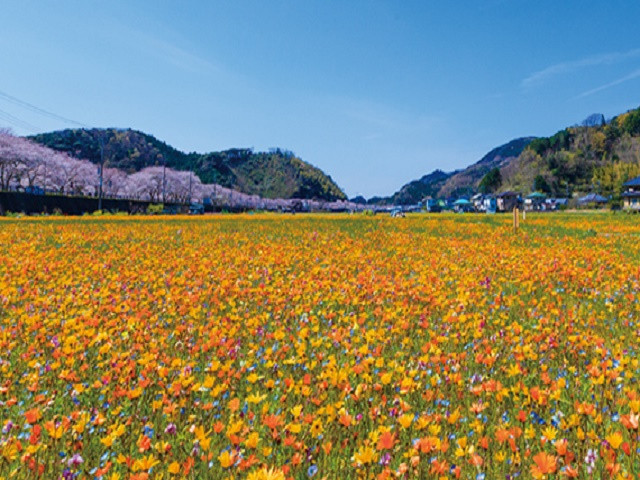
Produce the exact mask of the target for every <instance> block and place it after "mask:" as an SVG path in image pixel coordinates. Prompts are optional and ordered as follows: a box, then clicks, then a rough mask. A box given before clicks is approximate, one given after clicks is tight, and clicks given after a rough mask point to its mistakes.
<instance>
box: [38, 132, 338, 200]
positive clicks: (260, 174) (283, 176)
mask: <svg viewBox="0 0 640 480" xmlns="http://www.w3.org/2000/svg"><path fill="white" fill-rule="evenodd" d="M30 138H31V139H33V140H35V141H37V142H39V143H41V144H43V145H46V146H48V147H50V148H53V149H55V150H58V151H64V152H67V153H69V154H70V155H73V156H74V157H77V158H85V159H87V160H90V161H92V162H94V163H99V162H100V147H101V144H102V145H104V157H105V164H106V165H107V166H110V167H115V168H120V169H123V170H125V171H127V172H134V171H139V170H142V169H143V168H145V167H149V166H153V165H163V164H165V162H166V165H167V167H171V168H174V169H176V170H191V171H193V172H195V173H196V174H197V175H198V176H199V177H200V179H201V180H202V182H204V183H217V184H220V185H222V186H225V187H228V188H233V189H236V190H238V191H241V192H243V193H247V194H251V195H260V196H262V197H265V198H309V199H311V198H314V199H320V200H342V199H346V196H345V194H344V193H343V192H342V190H341V189H340V188H339V187H338V186H337V185H336V184H335V182H334V181H333V180H332V179H331V177H329V176H328V175H326V174H325V173H324V172H322V170H320V169H318V168H316V167H314V166H312V165H310V164H308V163H306V162H304V161H303V160H301V159H300V158H298V157H296V156H295V155H294V154H293V153H291V152H287V151H283V150H279V149H276V150H273V151H270V152H254V151H253V150H250V149H230V150H225V151H221V152H212V153H206V154H199V153H184V152H181V151H179V150H177V149H175V148H173V147H172V146H170V145H167V144H166V143H164V142H162V141H160V140H158V139H157V138H155V137H153V136H152V135H148V134H145V133H142V132H139V131H136V130H131V129H115V128H108V129H90V130H87V129H67V130H61V131H56V132H50V133H43V134H39V135H35V136H33V137H30Z"/></svg>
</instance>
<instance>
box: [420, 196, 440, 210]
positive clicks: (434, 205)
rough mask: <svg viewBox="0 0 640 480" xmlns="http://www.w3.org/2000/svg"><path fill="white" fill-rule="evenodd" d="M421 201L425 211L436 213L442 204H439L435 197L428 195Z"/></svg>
mask: <svg viewBox="0 0 640 480" xmlns="http://www.w3.org/2000/svg"><path fill="white" fill-rule="evenodd" d="M423 202H424V206H425V208H426V209H427V212H430V213H438V212H441V211H442V205H440V202H439V201H438V200H436V199H435V198H431V197H428V198H426V199H425V200H423Z"/></svg>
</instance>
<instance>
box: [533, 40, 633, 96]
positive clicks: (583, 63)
mask: <svg viewBox="0 0 640 480" xmlns="http://www.w3.org/2000/svg"><path fill="white" fill-rule="evenodd" d="M635 57H640V48H636V49H633V50H629V51H627V52H612V53H604V54H600V55H592V56H590V57H585V58H581V59H579V60H571V61H567V62H561V63H556V64H555V65H551V66H549V67H547V68H544V69H542V70H539V71H537V72H535V73H532V74H531V75H529V76H528V77H527V78H525V79H524V80H522V82H521V84H520V85H521V86H522V87H523V88H532V87H535V86H537V85H541V84H543V83H544V82H546V81H548V80H550V79H551V78H553V77H556V76H559V75H565V74H569V73H573V72H576V71H578V70H581V69H583V68H587V67H596V66H600V65H612V64H615V63H619V62H622V61H624V60H627V59H630V58H635Z"/></svg>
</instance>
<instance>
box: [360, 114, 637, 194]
mask: <svg viewBox="0 0 640 480" xmlns="http://www.w3.org/2000/svg"><path fill="white" fill-rule="evenodd" d="M638 175H640V109H634V110H630V111H628V112H626V113H623V114H621V115H618V116H617V117H614V118H612V119H611V120H610V121H608V122H605V119H604V116H603V115H602V114H593V115H590V116H589V117H588V118H587V119H586V120H584V121H583V122H581V123H580V124H578V125H575V126H572V127H567V128H565V129H564V130H561V131H559V132H557V133H556V134H555V135H552V136H551V137H541V138H535V137H522V138H518V139H515V140H512V141H511V142H509V143H506V144H504V145H501V146H500V147H497V148H495V149H493V150H491V151H490V152H489V153H487V154H486V155H485V156H484V157H483V158H482V159H480V160H479V161H478V162H476V163H474V164H473V165H471V166H469V167H467V168H465V169H463V170H459V171H455V172H451V173H445V172H442V171H441V170H436V171H435V172H433V173H431V174H429V175H425V176H424V177H422V178H421V179H419V180H414V181H412V182H409V183H408V184H406V185H404V186H403V187H402V188H401V189H400V190H399V191H398V192H396V193H395V194H393V195H392V196H391V197H384V198H382V197H377V198H374V199H370V200H369V202H370V203H395V204H413V203H417V202H418V201H420V200H421V199H423V198H424V197H426V196H431V197H435V198H447V197H458V196H463V195H464V196H470V195H473V194H474V193H477V192H479V191H485V192H497V191H499V190H515V191H518V192H521V193H523V194H527V193H530V192H531V191H534V190H539V191H542V192H545V193H547V194H549V195H552V196H558V197H568V196H573V195H580V194H586V193H590V192H595V193H599V194H601V195H605V196H609V195H611V196H613V197H614V198H615V197H618V196H619V195H620V194H621V193H622V184H623V183H624V182H625V181H627V180H629V179H630V178H633V177H636V176H638Z"/></svg>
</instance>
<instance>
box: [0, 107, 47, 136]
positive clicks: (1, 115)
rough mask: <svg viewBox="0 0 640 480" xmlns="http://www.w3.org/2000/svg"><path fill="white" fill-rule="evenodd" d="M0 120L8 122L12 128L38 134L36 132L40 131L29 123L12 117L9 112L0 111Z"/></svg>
mask: <svg viewBox="0 0 640 480" xmlns="http://www.w3.org/2000/svg"><path fill="white" fill-rule="evenodd" d="M0 118H2V119H3V120H5V121H7V122H9V123H10V124H11V125H13V126H14V127H18V128H24V129H25V130H29V131H31V132H33V133H38V131H39V130H40V129H39V128H38V127H36V126H35V125H32V124H30V123H29V122H26V121H24V120H22V119H20V118H18V117H16V116H14V115H11V114H10V113H9V112H5V111H4V110H0Z"/></svg>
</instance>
